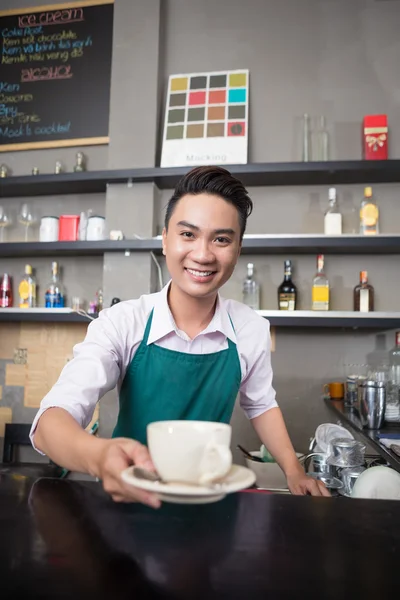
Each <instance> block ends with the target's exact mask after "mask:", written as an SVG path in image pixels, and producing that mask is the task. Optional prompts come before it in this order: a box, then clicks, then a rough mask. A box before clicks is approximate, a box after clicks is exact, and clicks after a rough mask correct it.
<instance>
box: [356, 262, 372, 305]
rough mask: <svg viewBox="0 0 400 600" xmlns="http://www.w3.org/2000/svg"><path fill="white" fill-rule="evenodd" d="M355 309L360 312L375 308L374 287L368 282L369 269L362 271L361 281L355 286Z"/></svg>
mask: <svg viewBox="0 0 400 600" xmlns="http://www.w3.org/2000/svg"><path fill="white" fill-rule="evenodd" d="M354 310H355V311H358V312H371V311H373V310H374V288H373V287H372V285H370V284H369V283H368V272H367V271H360V283H359V284H358V285H356V287H355V288H354Z"/></svg>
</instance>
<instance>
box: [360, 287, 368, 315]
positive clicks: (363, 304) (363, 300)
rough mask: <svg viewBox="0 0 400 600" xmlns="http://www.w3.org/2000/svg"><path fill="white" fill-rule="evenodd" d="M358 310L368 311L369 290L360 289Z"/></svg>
mask: <svg viewBox="0 0 400 600" xmlns="http://www.w3.org/2000/svg"><path fill="white" fill-rule="evenodd" d="M360 312H369V290H360Z"/></svg>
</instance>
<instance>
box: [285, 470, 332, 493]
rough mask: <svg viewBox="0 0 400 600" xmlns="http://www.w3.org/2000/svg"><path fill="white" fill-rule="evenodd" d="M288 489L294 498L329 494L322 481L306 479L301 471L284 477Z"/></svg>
mask: <svg viewBox="0 0 400 600" xmlns="http://www.w3.org/2000/svg"><path fill="white" fill-rule="evenodd" d="M286 479H287V484H288V488H289V490H290V491H291V493H292V494H294V495H295V496H306V495H307V494H310V495H311V496H327V497H330V495H331V494H330V492H329V490H328V489H327V487H326V486H325V484H324V483H322V481H318V480H317V479H313V478H312V477H308V476H307V475H306V474H305V472H304V470H303V469H299V470H298V471H296V472H295V473H291V474H289V475H287V476H286Z"/></svg>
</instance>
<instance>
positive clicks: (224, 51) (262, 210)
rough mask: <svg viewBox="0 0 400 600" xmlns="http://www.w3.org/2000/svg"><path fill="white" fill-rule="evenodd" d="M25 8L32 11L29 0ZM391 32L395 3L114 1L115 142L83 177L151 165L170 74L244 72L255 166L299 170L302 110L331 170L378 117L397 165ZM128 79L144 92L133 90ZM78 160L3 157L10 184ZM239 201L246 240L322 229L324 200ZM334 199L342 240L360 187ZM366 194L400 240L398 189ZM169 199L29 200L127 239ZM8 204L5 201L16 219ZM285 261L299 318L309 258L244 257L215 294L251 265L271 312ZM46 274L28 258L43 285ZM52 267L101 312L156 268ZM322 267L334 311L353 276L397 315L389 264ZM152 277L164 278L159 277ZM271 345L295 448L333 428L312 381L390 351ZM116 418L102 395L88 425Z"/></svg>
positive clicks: (355, 150) (398, 91) (370, 338)
mask: <svg viewBox="0 0 400 600" xmlns="http://www.w3.org/2000/svg"><path fill="white" fill-rule="evenodd" d="M56 3H57V2H56ZM16 4H17V3H16V2H12V1H11V0H8V1H3V2H0V9H6V8H11V7H12V8H15V5H16ZM30 4H31V5H40V4H42V2H41V0H36V1H33V0H32V1H31V3H30ZM21 6H23V4H22V3H21ZM399 28H400V3H399V2H398V1H397V0H396V1H394V0H392V1H385V0H379V1H378V0H375V1H374V0H352V2H348V1H347V0H302V1H301V2H299V1H298V0H281V1H280V2H276V1H272V0H248V1H247V2H246V3H244V2H242V1H241V0H220V1H219V2H215V0H163V1H162V2H160V1H159V0H146V2H143V1H139V0H116V2H115V24H114V50H113V69H112V88H111V112H110V137H111V142H110V145H109V146H108V147H106V146H102V147H92V148H90V147H88V148H85V149H84V152H85V154H86V155H87V157H88V167H89V168H90V169H91V170H96V169H101V168H124V167H139V166H152V165H154V164H156V161H157V158H158V157H159V154H160V139H161V131H162V116H163V104H164V101H165V93H166V86H167V78H168V75H169V74H173V73H184V72H195V71H207V70H218V69H236V68H249V69H250V125H249V160H250V161H251V162H263V161H288V160H299V159H300V136H299V134H300V122H301V115H302V114H303V113H304V112H308V113H310V114H312V115H318V114H323V115H325V116H326V117H327V122H328V127H329V131H330V135H331V138H330V139H331V157H332V158H337V159H356V158H360V156H361V142H360V131H361V121H362V117H363V116H364V114H369V113H387V114H388V117H389V124H390V156H391V157H392V158H395V157H398V156H400V129H399V128H398V125H397V124H398V122H399V117H400V88H399V85H398V76H397V70H398V69H397V66H398V59H399V56H400V40H399V38H398V31H399ZM139 80H140V81H141V87H140V91H139V90H138V86H137V83H136V82H137V81H139ZM127 114H128V115H129V117H130V118H129V119H127ZM137 115H140V118H139V117H138V116H137ZM75 152H76V149H75V148H73V149H60V150H40V151H39V150H38V151H31V152H14V153H6V154H4V155H3V156H2V157H1V161H2V162H5V163H7V164H8V165H9V166H10V167H11V168H12V169H13V171H14V173H15V174H23V173H30V171H31V168H32V166H34V165H35V166H38V167H39V169H40V171H41V172H52V171H53V168H54V163H55V161H56V160H59V159H61V160H62V161H64V162H65V164H67V165H68V166H69V168H72V165H73V162H74V154H75ZM365 183H368V182H365ZM250 192H251V195H252V197H253V199H254V201H255V210H254V215H253V216H252V217H251V218H250V220H249V224H248V231H249V232H250V233H266V232H277V233H278V232H279V233H296V232H301V233H305V232H320V231H322V218H323V217H322V215H323V210H324V209H325V207H326V204H327V189H326V188H324V187H295V188H292V187H282V188H256V189H252V190H250ZM338 192H339V201H340V205H341V208H342V210H343V214H344V231H345V232H354V231H356V230H357V212H358V205H359V202H360V199H361V196H362V186H361V185H360V186H339V187H338ZM374 192H375V193H376V196H377V199H378V202H379V204H380V208H381V215H382V216H381V230H382V232H384V233H389V232H399V231H400V219H399V216H400V208H399V206H400V204H399V203H398V194H399V186H397V185H380V186H374ZM168 197H169V192H168V191H164V192H162V193H158V191H157V190H156V189H154V187H153V186H152V185H150V184H148V185H147V184H146V185H141V186H133V187H132V188H127V187H126V186H110V187H109V189H108V191H107V194H106V195H105V197H98V196H97V195H95V196H93V197H89V196H84V195H82V196H77V197H74V198H66V199H59V198H57V199H52V198H38V199H35V200H34V203H33V204H34V207H35V209H37V212H38V213H41V214H45V213H46V212H48V210H49V208H50V207H51V208H52V209H53V210H52V212H56V214H57V213H58V214H59V213H60V212H61V211H62V209H64V207H65V203H66V202H68V206H69V209H71V212H72V211H73V210H77V209H78V207H79V208H80V207H83V209H84V208H87V207H89V206H90V207H92V208H95V209H96V210H98V211H101V210H102V211H103V212H104V213H105V214H106V216H107V218H108V220H109V222H110V224H112V226H115V227H117V226H118V227H119V226H121V225H120V223H121V218H122V219H123V221H122V222H123V229H124V230H125V232H126V234H127V236H129V237H131V236H133V235H152V234H154V233H156V232H159V231H160V230H161V227H162V220H163V208H164V206H165V204H166V202H167V200H168ZM20 201H22V199H12V200H8V201H6V202H7V203H9V204H10V205H11V206H13V207H14V209H15V211H16V209H17V206H18V205H19V203H20ZM64 202H65V203H64ZM2 203H3V201H2ZM10 233H11V232H10ZM12 235H13V236H14V239H17V237H19V238H20V237H21V235H22V230H21V229H16V230H15V231H13V232H12ZM284 258H291V259H292V260H293V263H294V268H295V274H294V279H295V282H296V284H297V286H298V288H299V292H300V307H301V308H307V307H308V306H309V303H310V286H311V279H312V276H313V273H314V270H315V256H254V257H243V258H242V259H240V261H239V264H238V266H237V269H236V271H235V274H234V275H233V277H232V279H231V281H230V282H229V283H228V284H227V285H226V286H225V289H224V290H223V293H224V294H225V295H226V296H230V297H234V298H237V299H240V297H241V282H242V279H243V277H244V273H245V265H246V262H248V261H250V260H253V261H254V263H255V265H256V269H257V276H258V278H259V280H260V282H261V284H262V303H263V307H264V308H276V288H277V286H278V285H279V283H280V282H281V280H282V277H283V260H284ZM70 261H72V262H70ZM48 262H49V261H45V260H44V259H37V260H36V259H35V261H34V264H35V266H37V267H38V270H39V276H40V278H42V277H44V271H45V269H47V268H48ZM23 263H24V261H21V260H19V259H18V260H16V259H13V261H10V260H7V261H5V260H4V259H1V258H0V272H2V271H3V270H5V269H6V268H7V269H8V270H9V269H10V270H11V271H12V272H13V273H15V274H17V273H19V272H20V270H21V268H22V266H23ZM62 263H65V283H66V286H67V289H68V288H71V291H72V287H73V288H74V290H75V287H76V289H77V290H78V291H77V293H82V294H83V295H85V296H86V297H87V299H89V298H90V296H91V295H92V294H93V293H94V292H95V289H96V288H97V282H98V281H99V279H101V278H102V279H103V285H104V293H105V298H106V303H107V302H108V301H109V300H110V299H111V298H112V297H113V296H115V295H118V296H120V297H121V298H128V297H135V296H138V295H140V294H141V293H147V292H148V291H149V290H150V289H155V288H154V285H155V283H154V282H155V271H154V267H153V265H152V262H151V260H150V257H148V256H142V255H131V256H130V257H124V259H123V260H121V257H119V256H116V255H106V256H105V259H104V262H103V261H101V260H99V259H97V258H93V259H88V260H87V261H85V264H86V266H87V268H86V269H85V272H84V273H83V270H82V269H81V267H82V266H83V263H82V261H81V260H80V261H79V263H77V262H75V263H74V264H73V259H68V260H63V261H62ZM78 264H79V268H80V271H79V272H78V271H76V266H77V265H78ZM326 264H327V274H328V276H329V278H330V281H331V285H332V307H333V308H335V309H339V310H340V309H351V307H352V288H353V287H354V285H355V284H356V283H357V280H358V273H359V271H360V270H361V269H366V270H368V271H369V273H370V278H371V283H372V284H373V285H374V287H375V290H376V309H377V310H398V309H399V307H398V301H397V299H398V298H399V297H400V284H399V278H398V258H397V257H395V256H387V257H385V256H382V257H377V256H363V257H359V256H345V257H343V256H327V257H326ZM88 272H90V273H91V275H90V277H89V279H88V277H87V273H88ZM164 275H165V278H167V273H166V272H165V267H164ZM0 335H1V329H0ZM276 342H277V345H276V352H275V354H274V356H273V366H274V370H275V387H276V389H277V392H278V399H279V402H280V404H281V407H282V409H283V411H284V414H285V417H286V420H287V423H288V426H289V430H290V433H291V435H292V438H293V440H294V442H295V445H296V447H297V448H298V449H299V450H303V449H305V447H306V446H307V443H308V438H309V436H310V435H312V434H313V432H314V429H315V426H316V425H317V424H318V423H319V422H321V421H322V420H327V419H329V418H330V416H328V415H327V413H326V411H325V410H324V408H323V406H322V404H321V401H320V398H319V392H320V388H321V384H322V383H323V382H325V381H328V380H332V379H335V378H337V377H339V376H343V375H344V373H345V367H344V365H345V364H346V363H347V362H360V363H364V362H365V361H367V360H368V357H371V356H370V355H371V354H373V352H374V349H375V348H376V347H377V345H379V348H380V351H381V352H382V353H383V354H385V353H386V352H387V350H388V348H389V347H391V346H392V345H393V332H389V333H388V334H387V335H386V334H385V336H384V337H381V338H377V335H376V333H371V332H358V331H354V332H348V331H347V332H345V331H335V330H334V331H332V330H331V331H330V330H324V331H315V330H313V331H311V330H296V329H293V330H292V331H290V330H289V331H287V330H280V329H278V330H277V339H276ZM115 414H116V395H115V393H111V394H109V395H108V396H107V398H105V400H104V402H103V404H102V409H101V413H100V415H101V416H100V418H101V423H102V432H103V433H104V434H109V433H110V431H111V430H112V427H113V424H114V419H115ZM233 422H234V427H235V436H234V438H235V440H236V439H241V440H242V442H243V443H246V444H247V445H249V446H256V445H257V441H256V439H255V437H254V435H253V434H252V432H251V428H250V426H249V424H248V423H247V422H246V421H245V419H244V417H243V416H242V415H241V414H239V413H235V415H234V421H233Z"/></svg>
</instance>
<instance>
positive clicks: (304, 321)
mask: <svg viewBox="0 0 400 600" xmlns="http://www.w3.org/2000/svg"><path fill="white" fill-rule="evenodd" d="M257 312H258V314H259V315H261V316H262V317H264V318H266V319H268V321H269V322H270V324H271V325H272V326H274V327H291V328H292V329H293V328H300V327H307V328H310V327H311V328H318V327H319V328H327V327H328V328H337V329H339V328H350V329H357V328H363V329H379V330H386V329H394V328H396V327H400V313H391V312H390V313H389V312H374V313H355V312H352V311H327V312H323V311H321V312H314V311H311V310H296V311H293V312H287V311H280V310H260V311H257ZM1 321H14V322H16V321H17V322H18V321H36V322H41V321H43V322H53V323H56V322H64V323H65V322H66V323H89V321H90V320H89V318H88V317H84V316H81V315H78V314H77V313H75V312H74V311H72V309H71V308H58V309H57V308H53V309H50V308H33V309H21V308H0V322H1Z"/></svg>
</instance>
